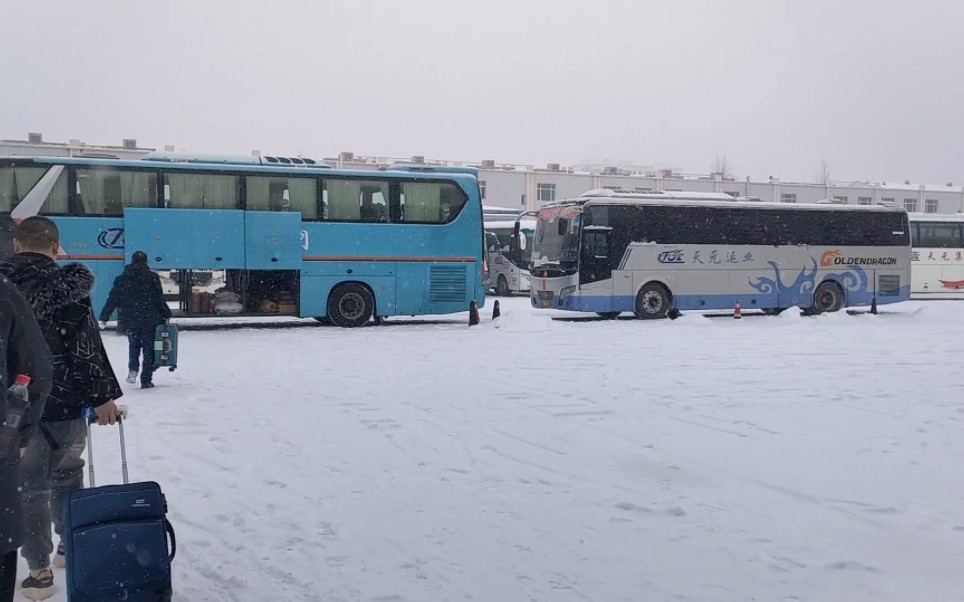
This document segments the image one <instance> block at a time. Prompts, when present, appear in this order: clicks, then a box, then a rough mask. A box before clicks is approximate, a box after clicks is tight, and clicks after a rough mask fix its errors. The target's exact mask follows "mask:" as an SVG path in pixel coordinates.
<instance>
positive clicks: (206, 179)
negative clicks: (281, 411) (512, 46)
mask: <svg viewBox="0 0 964 602" xmlns="http://www.w3.org/2000/svg"><path fill="white" fill-rule="evenodd" d="M38 214H39V215H45V216H49V217H50V218H51V219H53V220H54V221H55V222H56V223H57V225H58V227H59V228H60V232H61V247H62V248H61V257H60V259H62V260H64V261H80V262H82V263H84V264H85V265H87V266H88V267H89V268H90V269H91V270H92V271H93V272H94V274H95V276H96V277H97V282H98V284H97V285H96V288H95V290H94V295H93V302H94V305H95V310H99V308H100V307H102V306H103V304H104V303H105V301H106V299H107V295H108V293H109V290H110V284H111V283H112V282H113V279H114V278H115V277H116V276H117V275H119V274H120V273H121V271H122V270H123V267H124V265H125V264H126V263H128V262H129V261H130V259H131V255H133V253H134V252H135V251H138V250H141V251H144V252H146V253H147V255H148V257H149V261H150V264H151V267H152V268H153V269H154V270H157V271H162V272H163V271H171V272H172V273H174V274H178V275H186V276H190V275H191V274H192V272H193V271H198V270H201V271H217V272H218V273H221V274H223V275H224V284H223V286H222V287H220V289H219V290H218V291H217V293H216V295H215V296H217V297H218V298H219V299H224V298H229V299H231V301H232V302H234V305H235V306H236V308H235V309H234V310H233V311H232V312H230V314H229V315H262V314H263V312H265V311H268V312H272V313H274V312H279V313H286V314H289V315H298V316H300V317H314V318H317V319H319V320H330V321H331V322H333V323H334V324H336V325H338V326H342V327H353V326H361V325H364V324H366V323H368V322H369V321H370V320H372V319H373V318H374V319H376V320H377V319H380V318H384V317H388V316H398V315H404V316H410V315H428V314H449V313H455V312H461V311H465V310H466V309H468V307H469V305H470V303H471V302H472V301H475V302H476V303H478V305H479V306H480V307H481V306H482V305H483V304H484V301H485V290H484V285H483V283H484V280H485V269H486V268H485V262H484V243H483V229H482V203H481V199H480V195H479V187H478V174H477V173H476V171H475V170H474V169H472V168H459V167H434V166H421V165H396V166H392V167H389V168H388V169H386V170H379V171H358V170H335V169H331V168H330V167H328V166H327V165H325V164H324V163H319V162H316V161H313V160H311V159H304V158H284V157H251V158H247V157H241V158H229V157H214V156H211V157H196V156H195V157H184V156H178V155H175V154H161V153H153V154H151V155H148V156H146V157H144V159H142V160H139V161H127V160H123V161H122V160H115V159H81V158H61V157H29V158H25V157H6V158H0V256H2V255H3V254H4V253H9V252H10V251H11V247H12V245H11V243H10V236H9V230H10V229H11V228H12V224H13V223H15V222H16V221H17V220H19V219H23V218H26V217H28V216H31V215H38ZM193 284H196V281H192V279H191V278H190V277H188V278H179V284H178V294H177V299H178V302H179V303H178V308H177V309H176V310H175V315H180V316H197V315H213V313H212V312H214V311H215V309H214V308H215V307H216V301H215V302H214V303H213V304H212V303H203V302H202V303H198V296H199V294H198V292H197V290H196V289H193V290H192V285H193ZM202 294H203V293H202ZM207 294H208V295H213V294H212V293H207ZM279 307H280V308H281V309H280V310H279ZM266 308H267V309H266ZM218 313H222V312H218Z"/></svg>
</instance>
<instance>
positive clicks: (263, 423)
mask: <svg viewBox="0 0 964 602" xmlns="http://www.w3.org/2000/svg"><path fill="white" fill-rule="evenodd" d="M502 306H503V317H502V319H501V323H500V328H494V326H493V324H492V322H490V321H486V322H485V323H484V325H483V326H482V327H478V328H471V329H470V328H467V327H466V326H465V322H464V321H463V318H464V316H457V317H453V318H451V320H452V321H451V322H448V323H438V322H429V323H423V324H412V323H409V324H405V325H398V326H386V327H372V328H364V329H357V330H343V329H338V328H331V327H316V328H299V329H292V330H253V329H241V330H231V331H212V332H203V331H202V332H196V331H191V332H184V333H182V342H181V346H182V348H181V357H180V368H179V369H178V370H177V371H176V372H174V373H168V372H166V371H164V372H159V373H158V374H157V379H156V381H157V383H158V387H157V388H156V389H154V390H151V391H147V392H142V391H138V390H130V391H128V393H127V395H126V396H125V397H124V398H123V402H124V403H127V404H128V405H129V406H130V408H131V411H132V416H131V419H130V421H129V423H128V441H129V456H130V457H129V459H130V465H131V475H132V478H134V479H137V480H147V479H151V480H157V481H159V482H160V483H161V484H162V485H163V486H164V489H165V492H166V494H167V496H168V501H169V504H170V507H171V520H172V522H173V523H174V525H175V527H176V528H177V532H178V539H179V546H178V556H177V559H176V560H175V567H174V570H175V588H176V596H175V599H176V600H179V601H184V602H202V601H208V600H211V601H245V602H247V601H252V602H268V601H275V600H277V601H285V602H289V601H302V600H325V601H332V602H337V601H379V602H389V601H393V602H402V601H412V602H429V601H443V600H477V601H483V602H488V601H492V602H495V601H498V602H514V601H530V600H538V601H546V602H565V601H570V600H580V601H582V600H592V601H600V602H616V601H623V600H625V601H633V602H642V601H646V602H650V601H662V600H691V601H698V602H704V601H740V602H745V601H749V600H760V601H767V602H769V601H784V600H794V601H815V602H833V601H841V602H859V601H864V600H866V601H873V602H882V601H900V602H909V601H916V600H927V601H940V602H947V601H953V600H964V386H962V380H964V370H962V368H961V364H962V359H964V337H962V332H964V303H957V302H934V303H928V304H922V303H908V304H904V305H903V306H902V307H900V308H898V309H899V311H900V312H901V313H898V314H882V315H878V316H872V315H859V316H849V315H843V314H841V315H829V316H821V317H817V318H804V317H800V316H799V315H798V314H797V313H795V312H787V313H785V314H784V315H782V316H780V317H746V318H745V319H743V320H741V321H735V320H726V319H724V320H721V319H716V320H713V319H709V318H706V317H703V316H699V315H687V316H684V317H683V318H681V319H679V320H676V321H664V322H640V321H630V320H621V321H614V322H604V321H593V322H582V323H577V322H560V321H552V320H550V319H549V318H547V317H546V316H545V315H540V314H535V313H533V310H531V309H529V307H528V301H527V299H513V300H509V301H508V302H507V301H505V300H503V301H502ZM882 309H886V310H888V311H889V310H891V309H893V308H892V307H886V308H882ZM490 312H491V302H488V303H487V306H486V308H485V309H484V310H483V315H484V316H487V315H488V314H489V313H490ZM105 340H106V342H107V345H108V347H109V349H110V353H111V358H112V360H113V361H114V364H115V366H116V368H117V372H118V373H119V374H122V373H123V372H124V370H125V366H126V353H127V350H126V344H125V339H122V338H119V337H115V336H112V335H108V336H106V337H105ZM125 386H126V385H125ZM115 435H116V433H114V432H112V431H111V430H108V429H107V428H98V429H97V430H96V431H95V437H96V438H97V440H96V442H95V445H96V449H97V451H98V452H99V456H98V475H99V479H100V480H99V482H100V483H106V482H108V481H111V480H118V479H119V472H120V471H119V468H118V467H116V464H117V457H118V455H117V451H116V444H115V443H114V438H115ZM24 571H25V567H24V565H23V564H21V576H22V574H23V572H24ZM56 578H57V579H58V583H59V585H60V586H62V584H63V573H62V571H58V573H57V577H56ZM54 599H55V600H62V599H64V598H63V594H62V593H61V594H60V595H59V596H58V597H56V598H54Z"/></svg>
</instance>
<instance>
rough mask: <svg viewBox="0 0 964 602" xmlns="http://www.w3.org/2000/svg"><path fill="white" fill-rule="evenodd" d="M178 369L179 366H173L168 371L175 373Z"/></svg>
mask: <svg viewBox="0 0 964 602" xmlns="http://www.w3.org/2000/svg"><path fill="white" fill-rule="evenodd" d="M176 369H177V366H171V367H170V368H168V369H167V371H168V372H174V371H175V370H176Z"/></svg>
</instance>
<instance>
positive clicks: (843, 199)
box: [833, 196, 847, 203]
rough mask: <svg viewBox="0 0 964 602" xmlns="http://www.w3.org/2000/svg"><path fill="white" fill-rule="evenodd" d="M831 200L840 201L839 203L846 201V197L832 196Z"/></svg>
mask: <svg viewBox="0 0 964 602" xmlns="http://www.w3.org/2000/svg"><path fill="white" fill-rule="evenodd" d="M833 200H835V201H840V202H841V203H846V202H847V197H845V196H834V197H833Z"/></svg>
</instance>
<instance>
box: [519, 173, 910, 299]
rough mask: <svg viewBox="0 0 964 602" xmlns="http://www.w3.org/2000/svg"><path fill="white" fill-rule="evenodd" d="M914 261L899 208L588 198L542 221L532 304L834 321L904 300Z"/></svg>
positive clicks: (559, 205) (701, 196)
mask: <svg viewBox="0 0 964 602" xmlns="http://www.w3.org/2000/svg"><path fill="white" fill-rule="evenodd" d="M910 258H911V248H910V228H909V225H908V222H907V213H906V212H905V211H904V210H903V209H896V208H892V207H881V206H847V205H834V204H813V205H788V204H784V203H762V202H749V201H742V200H737V199H734V198H733V197H730V196H729V195H725V194H715V193H682V192H673V193H669V192H653V193H628V192H616V191H612V190H595V191H591V192H588V193H586V194H584V195H583V196H581V197H579V198H575V199H569V200H564V201H557V202H553V203H547V204H545V205H543V207H542V209H541V210H540V211H539V215H538V223H537V225H536V235H535V239H534V241H533V268H532V291H531V294H530V299H531V302H532V305H533V307H537V308H552V309H562V310H571V311H582V312H596V313H598V314H599V315H601V316H603V317H608V318H614V317H616V316H617V315H619V314H620V313H622V312H632V313H633V314H635V316H636V317H638V318H663V317H665V316H667V315H668V314H670V312H671V311H674V312H675V311H680V310H682V311H685V310H720V309H726V310H733V309H734V307H735V305H736V304H737V302H739V303H740V306H741V308H742V309H743V310H747V309H761V310H765V311H767V312H768V313H776V312H779V311H781V310H783V309H785V308H788V307H791V306H798V307H800V308H802V309H804V311H806V312H807V313H822V312H832V311H837V310H840V309H842V308H844V307H848V306H857V305H870V304H871V303H872V302H873V301H874V300H876V302H877V303H880V304H883V303H896V302H899V301H905V300H907V299H908V298H909V297H910Z"/></svg>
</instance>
